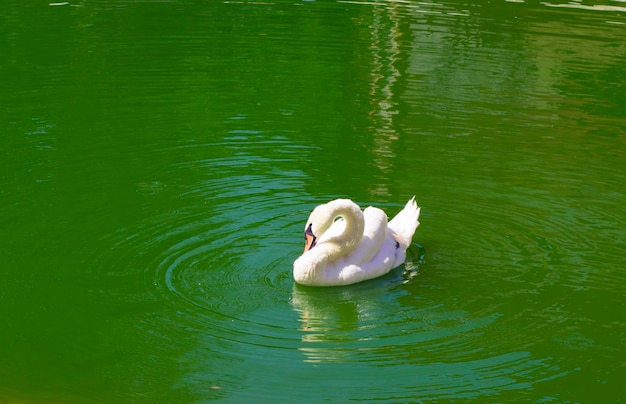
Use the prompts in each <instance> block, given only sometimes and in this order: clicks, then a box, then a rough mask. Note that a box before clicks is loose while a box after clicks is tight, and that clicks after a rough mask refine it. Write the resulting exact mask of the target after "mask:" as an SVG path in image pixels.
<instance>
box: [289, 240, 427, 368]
mask: <svg viewBox="0 0 626 404" xmlns="http://www.w3.org/2000/svg"><path fill="white" fill-rule="evenodd" d="M415 250H417V247H415V248H411V252H410V256H412V255H413V254H415ZM418 251H419V252H418V254H419V255H418V257H422V255H421V251H422V250H421V249H420V250H418ZM417 274H418V266H417V264H416V263H413V262H412V261H407V263H406V265H405V266H404V267H401V268H397V269H396V270H393V271H391V272H390V273H389V274H387V275H385V276H382V277H380V278H377V279H375V280H370V281H366V282H363V283H359V284H356V285H352V286H348V287H332V288H314V287H308V286H302V285H299V284H297V283H294V285H293V290H292V297H291V304H292V306H293V309H294V311H296V312H297V313H298V316H299V321H300V327H299V328H300V332H301V341H302V346H300V347H299V348H298V349H299V350H300V351H301V352H302V353H304V355H305V356H306V358H305V361H306V362H343V361H346V360H347V358H348V356H352V355H354V354H355V352H357V353H358V352H359V351H363V350H370V349H372V344H373V345H374V346H375V345H379V343H377V342H376V341H374V340H376V339H380V338H383V337H384V336H385V335H386V334H387V333H388V332H389V330H388V327H387V326H386V323H388V322H397V318H395V313H399V312H402V311H403V307H402V304H401V303H400V302H399V301H398V298H399V297H400V296H405V295H407V294H408V293H409V292H408V291H407V290H406V289H404V288H403V287H402V285H403V284H406V283H408V282H410V281H411V279H412V278H414V277H415V276H417ZM390 316H391V318H390Z"/></svg>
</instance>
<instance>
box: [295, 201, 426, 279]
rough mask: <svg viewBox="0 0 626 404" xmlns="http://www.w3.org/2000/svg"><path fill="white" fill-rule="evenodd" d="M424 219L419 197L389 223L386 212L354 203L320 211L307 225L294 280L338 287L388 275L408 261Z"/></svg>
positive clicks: (333, 203) (322, 207)
mask: <svg viewBox="0 0 626 404" xmlns="http://www.w3.org/2000/svg"><path fill="white" fill-rule="evenodd" d="M419 214H420V208H419V207H418V206H417V203H415V197H413V198H411V199H410V200H409V201H408V202H407V204H406V206H405V207H404V209H402V211H400V213H398V214H397V215H396V216H395V217H394V218H393V219H392V220H391V221H390V222H389V223H387V215H385V212H383V211H382V210H381V209H378V208H374V207H371V206H370V207H368V208H366V209H365V210H364V211H361V208H359V206H358V205H357V204H356V203H354V202H352V201H351V200H349V199H335V200H334V201H330V202H328V203H326V204H323V205H320V206H318V207H316V208H315V209H314V210H313V212H311V215H310V216H309V220H307V222H306V225H305V226H304V237H305V240H306V242H305V246H304V253H303V254H302V255H301V256H300V257H299V258H298V259H297V260H296V261H295V262H294V263H293V278H294V279H295V281H296V282H297V283H300V284H303V285H310V286H336V285H350V284H352V283H357V282H361V281H364V280H367V279H372V278H376V277H378V276H381V275H384V274H386V273H387V272H389V271H391V270H392V269H393V268H395V267H397V266H398V265H400V264H402V263H403V262H404V260H405V258H406V249H407V248H408V247H409V245H410V244H411V239H412V238H413V233H415V229H417V226H419V221H418V218H419ZM337 218H340V220H335V219H337Z"/></svg>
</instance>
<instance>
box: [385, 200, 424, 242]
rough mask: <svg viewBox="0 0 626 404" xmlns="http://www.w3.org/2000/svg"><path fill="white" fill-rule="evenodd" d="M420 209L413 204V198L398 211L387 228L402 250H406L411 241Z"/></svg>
mask: <svg viewBox="0 0 626 404" xmlns="http://www.w3.org/2000/svg"><path fill="white" fill-rule="evenodd" d="M419 217H420V207H419V206H417V203H416V202H415V196H413V198H411V199H410V200H409V201H408V202H407V203H406V205H405V206H404V209H402V210H401V211H400V213H398V214H397V215H396V216H395V217H394V218H393V219H391V221H390V222H389V224H388V226H389V228H390V229H391V230H393V232H394V233H395V234H394V238H395V239H396V241H398V243H400V245H401V246H402V248H405V249H406V248H407V247H408V246H409V245H410V244H411V241H412V240H413V234H414V233H415V230H416V229H417V226H419V224H420V222H419V220H418V219H419Z"/></svg>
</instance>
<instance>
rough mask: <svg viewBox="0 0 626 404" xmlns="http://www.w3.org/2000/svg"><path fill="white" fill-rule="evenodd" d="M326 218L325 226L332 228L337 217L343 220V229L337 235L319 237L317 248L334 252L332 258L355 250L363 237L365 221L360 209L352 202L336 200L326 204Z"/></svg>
mask: <svg viewBox="0 0 626 404" xmlns="http://www.w3.org/2000/svg"><path fill="white" fill-rule="evenodd" d="M327 211H328V216H327V217H326V218H325V220H326V223H325V224H326V225H327V226H328V227H330V226H332V224H333V223H334V222H335V219H336V218H337V217H341V218H342V219H343V220H344V223H345V225H344V229H343V231H342V232H341V233H339V234H331V235H329V236H328V237H325V235H324V234H322V235H321V236H320V245H319V247H324V246H326V248H327V249H330V250H332V251H333V252H334V254H333V256H334V257H335V258H338V257H339V256H342V255H346V254H348V253H349V252H351V251H352V250H354V249H355V248H356V246H357V245H358V244H359V242H360V241H361V238H362V237H363V230H364V228H365V221H364V219H363V212H362V211H361V208H359V206H358V205H357V204H355V203H354V202H352V201H350V200H346V199H338V200H335V201H332V202H329V203H328V204H327Z"/></svg>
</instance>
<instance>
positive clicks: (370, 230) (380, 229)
mask: <svg viewBox="0 0 626 404" xmlns="http://www.w3.org/2000/svg"><path fill="white" fill-rule="evenodd" d="M363 219H364V220H365V228H364V230H363V238H362V239H361V241H360V243H359V245H358V246H357V247H356V249H355V250H354V251H352V252H351V253H350V254H348V255H347V256H346V257H345V258H344V262H346V263H348V264H356V265H359V264H363V263H366V262H370V261H371V260H372V259H373V258H374V257H375V256H376V254H378V252H379V251H380V248H381V246H382V244H383V242H384V241H385V237H386V236H387V215H386V214H385V212H383V211H382V210H380V209H378V208H374V207H372V206H370V207H368V208H366V209H365V210H364V211H363Z"/></svg>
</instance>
